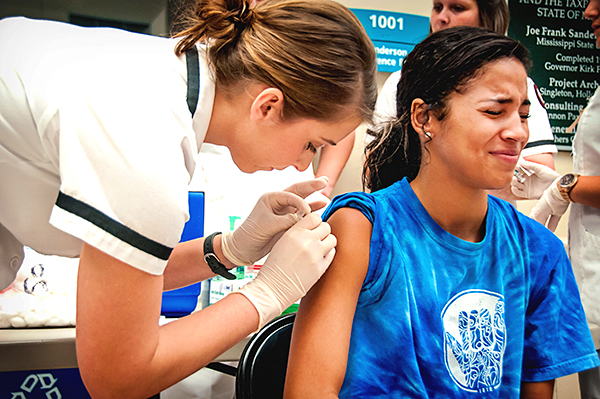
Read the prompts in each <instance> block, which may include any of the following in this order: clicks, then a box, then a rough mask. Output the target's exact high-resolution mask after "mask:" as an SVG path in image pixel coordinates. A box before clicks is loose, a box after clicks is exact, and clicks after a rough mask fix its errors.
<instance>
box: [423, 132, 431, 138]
mask: <svg viewBox="0 0 600 399" xmlns="http://www.w3.org/2000/svg"><path fill="white" fill-rule="evenodd" d="M423 133H425V137H427V138H428V139H429V140H431V133H429V132H425V131H423Z"/></svg>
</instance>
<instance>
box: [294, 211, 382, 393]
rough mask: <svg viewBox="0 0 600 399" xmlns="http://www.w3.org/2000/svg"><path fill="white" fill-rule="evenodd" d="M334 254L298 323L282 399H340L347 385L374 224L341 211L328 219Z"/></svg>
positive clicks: (305, 300) (359, 215)
mask: <svg viewBox="0 0 600 399" xmlns="http://www.w3.org/2000/svg"><path fill="white" fill-rule="evenodd" d="M328 222H329V224H330V225H331V230H332V233H333V234H334V235H335V237H336V238H337V246H336V254H335V257H334V259H333V262H332V264H331V266H330V267H329V268H328V269H327V271H326V272H325V274H324V275H323V277H321V279H320V280H319V281H318V282H317V283H316V284H315V285H314V286H313V288H311V290H310V291H309V292H308V294H307V295H306V296H305V297H304V298H303V299H302V301H301V304H300V309H299V311H298V315H297V317H296V321H295V323H294V330H293V333H292V344H291V348H290V357H289V363H288V369H287V377H286V386H285V394H284V397H285V398H287V399H289V398H315V397H318V398H327V397H337V396H338V394H339V391H340V388H341V386H342V382H343V380H344V375H345V372H346V362H347V359H348V348H349V344H350V332H351V329H352V320H353V318H354V311H355V309H356V304H357V301H358V295H359V293H360V290H361V287H362V284H363V282H364V279H365V276H366V274H367V270H368V266H369V246H370V241H371V231H372V225H371V223H370V222H369V221H368V219H367V218H366V217H365V216H364V215H363V214H362V213H361V212H360V211H358V210H356V209H352V208H341V209H339V210H338V211H336V212H335V213H334V214H333V215H332V216H331V218H330V219H329V220H328Z"/></svg>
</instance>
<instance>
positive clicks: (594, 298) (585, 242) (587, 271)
mask: <svg viewBox="0 0 600 399" xmlns="http://www.w3.org/2000/svg"><path fill="white" fill-rule="evenodd" d="M583 16H584V17H585V18H587V19H590V20H591V21H592V29H593V30H594V35H595V36H596V45H597V46H598V47H600V0H590V2H589V3H588V5H587V8H586V9H585V12H584V14H583ZM546 172H547V171H546ZM534 176H535V175H534ZM523 184H525V182H524V183H523ZM530 185H531V186H534V187H536V191H538V192H539V191H541V190H539V187H540V186H541V187H542V188H546V187H547V188H546V189H545V191H543V192H542V194H541V198H540V200H539V201H538V203H537V204H536V205H535V206H534V207H533V209H532V210H531V214H530V216H531V217H532V218H534V219H535V220H537V221H539V222H540V223H543V224H545V225H546V226H547V227H548V228H549V229H550V230H552V231H554V230H555V229H556V226H557V224H558V221H559V220H560V218H561V216H562V215H563V214H564V213H565V212H566V211H567V208H568V207H569V204H570V206H571V210H570V212H569V244H568V248H569V257H570V258H571V262H572V263H573V270H574V272H575V277H576V279H577V284H578V286H579V291H580V293H581V300H582V302H583V307H584V309H585V314H586V316H587V320H588V322H590V323H594V324H597V325H600V302H599V301H598V299H599V298H600V88H599V89H596V92H595V93H594V95H593V96H592V97H591V98H590V100H589V102H588V105H587V106H586V107H585V109H584V110H583V111H582V113H581V115H580V117H579V122H578V123H577V131H576V133H575V137H574V140H573V173H567V174H566V175H563V176H559V177H557V178H556V179H555V180H551V183H550V184H549V185H548V183H547V181H536V179H534V180H533V182H531V183H530ZM538 197H539V196H538ZM598 356H599V357H600V351H598ZM579 387H580V391H581V398H582V399H600V368H598V367H596V368H594V369H591V370H587V371H584V372H580V373H579Z"/></svg>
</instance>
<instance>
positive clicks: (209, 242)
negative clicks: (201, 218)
mask: <svg viewBox="0 0 600 399" xmlns="http://www.w3.org/2000/svg"><path fill="white" fill-rule="evenodd" d="M217 234H221V232H220V231H217V232H215V233H212V234H211V235H209V236H208V237H205V238H204V260H205V261H206V263H208V266H210V270H212V271H213V273H215V274H218V275H219V276H222V277H224V278H226V279H227V280H235V275H233V274H231V273H229V271H228V270H227V268H226V267H225V265H224V264H222V263H221V261H220V260H219V258H217V255H215V250H214V248H213V240H214V239H215V236H216V235H217Z"/></svg>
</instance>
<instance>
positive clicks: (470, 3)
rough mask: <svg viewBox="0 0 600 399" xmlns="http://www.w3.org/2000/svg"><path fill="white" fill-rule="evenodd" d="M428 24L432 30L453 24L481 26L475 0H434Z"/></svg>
mask: <svg viewBox="0 0 600 399" xmlns="http://www.w3.org/2000/svg"><path fill="white" fill-rule="evenodd" d="M430 24H431V31H432V32H437V31H440V30H442V29H447V28H452V27H454V26H474V27H478V26H481V21H479V7H478V6H477V2H476V1H475V0H434V1H433V9H432V10H431V19H430Z"/></svg>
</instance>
